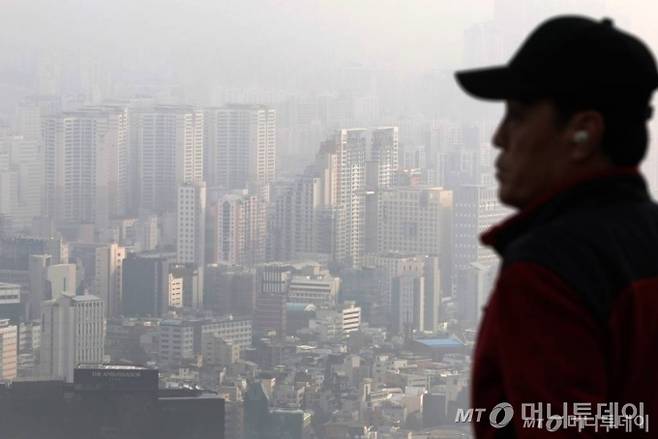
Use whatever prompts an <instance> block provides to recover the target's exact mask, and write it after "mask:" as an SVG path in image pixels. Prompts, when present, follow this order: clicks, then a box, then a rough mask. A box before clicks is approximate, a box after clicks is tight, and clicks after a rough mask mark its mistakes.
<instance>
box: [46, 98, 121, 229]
mask: <svg viewBox="0 0 658 439" xmlns="http://www.w3.org/2000/svg"><path fill="white" fill-rule="evenodd" d="M43 124H44V125H43V133H44V137H43V142H44V155H45V186H46V193H45V202H46V203H45V213H47V214H48V215H49V216H51V217H54V218H55V220H56V221H58V222H61V223H92V224H96V225H98V226H101V227H104V226H106V225H107V222H108V219H109V218H110V217H112V216H117V215H122V214H125V212H126V211H127V208H128V204H127V203H128V195H129V190H130V188H129V181H128V113H127V110H126V109H125V108H121V107H91V108H85V109H82V110H80V111H76V112H69V113H60V114H57V115H54V116H49V117H47V118H45V119H44V122H43Z"/></svg>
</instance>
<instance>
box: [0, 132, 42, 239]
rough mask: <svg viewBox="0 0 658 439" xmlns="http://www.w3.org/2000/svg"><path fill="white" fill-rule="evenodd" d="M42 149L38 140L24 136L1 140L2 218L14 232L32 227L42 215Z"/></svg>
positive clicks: (0, 203)
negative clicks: (6, 219)
mask: <svg viewBox="0 0 658 439" xmlns="http://www.w3.org/2000/svg"><path fill="white" fill-rule="evenodd" d="M43 159H44V157H43V150H42V148H41V143H40V141H38V140H34V139H26V138H24V137H23V136H10V137H5V138H0V216H5V218H9V220H10V223H11V224H10V225H11V226H12V228H13V230H14V231H15V230H20V229H25V228H26V227H29V226H31V223H32V218H34V217H37V216H41V209H42V193H43V181H44V180H43V169H44V161H43Z"/></svg>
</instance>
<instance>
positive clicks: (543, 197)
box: [456, 16, 658, 438]
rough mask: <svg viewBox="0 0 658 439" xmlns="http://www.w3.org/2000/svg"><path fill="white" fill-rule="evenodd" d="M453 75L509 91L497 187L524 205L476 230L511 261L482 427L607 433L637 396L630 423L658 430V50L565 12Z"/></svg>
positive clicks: (485, 363) (505, 267)
mask: <svg viewBox="0 0 658 439" xmlns="http://www.w3.org/2000/svg"><path fill="white" fill-rule="evenodd" d="M456 76H457V80H458V82H459V84H460V85H461V86H462V87H463V88H464V89H465V90H466V91H467V92H468V93H470V94H471V95H473V96H475V97H478V98H482V99H490V100H504V101H505V104H506V112H505V115H504V118H503V120H502V121H501V123H500V125H499V127H498V129H497V131H496V133H495V135H494V137H493V144H494V147H495V148H497V149H499V150H500V154H499V155H498V158H497V160H496V171H497V172H496V177H497V180H498V182H499V192H498V194H499V197H500V199H501V201H502V202H503V203H504V204H506V205H509V206H512V207H515V208H518V209H519V212H518V213H517V214H515V215H513V216H512V217H511V218H509V219H507V220H506V221H505V222H503V223H502V224H499V225H497V226H495V227H493V228H492V229H490V230H489V231H487V232H485V233H484V234H483V235H482V237H481V240H482V242H483V244H485V245H488V246H491V247H493V248H494V249H495V250H496V252H497V253H498V254H499V255H500V256H501V258H502V265H501V269H500V272H499V274H498V279H497V281H496V285H495V288H494V291H493V293H492V295H491V298H490V299H489V302H488V304H487V307H486V309H485V312H484V316H483V319H482V322H481V324H480V328H479V332H478V340H477V345H476V348H475V352H474V361H473V374H472V406H473V408H484V409H486V412H485V413H486V414H487V416H484V417H482V418H481V420H480V422H476V423H475V427H474V429H475V432H476V436H477V437H478V438H489V437H528V438H542V437H545V436H546V437H551V438H555V437H598V435H602V434H603V435H604V436H605V437H608V436H609V435H611V434H613V433H614V432H616V433H615V434H618V433H619V432H620V431H621V432H622V433H623V432H625V430H626V429H627V428H628V425H627V424H628V420H627V419H626V418H623V417H622V418H619V417H614V415H615V414H621V413H626V414H629V415H632V413H633V412H632V408H633V407H634V408H636V409H638V410H640V409H641V410H643V413H642V414H643V415H645V417H644V418H642V419H641V420H642V421H646V420H647V419H648V420H649V423H648V424H647V423H646V422H644V424H643V425H641V426H640V425H639V424H640V421H639V420H638V419H639V418H637V417H636V418H635V419H633V421H634V422H635V424H633V429H632V431H633V432H634V433H633V435H634V436H640V435H642V434H649V435H651V434H653V435H655V436H656V437H658V433H654V430H655V431H657V432H658V205H656V204H654V202H653V201H652V199H651V198H650V196H649V194H648V192H647V187H646V183H645V180H644V178H643V177H642V175H641V174H640V173H639V171H638V165H639V163H640V162H641V160H642V159H643V158H644V156H645V153H646V149H647V143H648V135H647V127H646V124H647V120H648V119H649V118H650V117H651V107H650V105H649V104H650V99H651V95H652V93H653V91H654V89H655V88H656V87H658V71H657V69H656V63H655V60H654V58H653V56H652V54H651V53H650V51H649V50H648V49H647V47H646V46H645V45H644V44H643V43H642V42H640V41H639V40H638V39H637V38H635V37H633V36H631V35H629V34H627V33H625V32H622V31H620V30H618V29H616V28H615V27H614V25H613V23H612V22H611V21H610V20H609V19H604V20H602V21H594V20H591V19H588V18H585V17H576V16H563V17H557V18H553V19H551V20H548V21H546V22H544V23H543V24H541V25H540V26H539V27H538V28H537V29H536V30H535V31H534V32H533V33H532V34H531V35H530V36H529V37H528V39H527V40H526V41H525V42H524V44H523V45H522V46H521V48H520V49H519V51H518V52H517V53H516V55H515V56H514V57H513V58H512V60H511V61H510V62H509V64H508V65H506V66H500V67H493V68H485V69H477V70H469V71H463V72H458V73H457V75H456ZM502 402H509V403H510V404H511V407H512V408H513V410H514V415H513V417H512V420H511V422H510V423H508V424H507V425H504V426H503V425H502V424H505V422H506V420H502V422H499V421H501V418H503V415H502V413H507V412H505V411H504V410H493V412H494V415H493V416H492V417H491V419H490V418H489V415H490V414H491V412H492V409H493V408H494V407H495V406H496V405H497V404H499V403H502ZM615 403H617V405H615ZM524 404H526V405H525V406H524ZM565 404H566V406H565ZM579 404H580V405H579ZM626 404H628V405H626ZM549 405H550V412H551V413H550V414H553V415H558V417H556V418H550V417H549V413H548V412H547V410H548V409H549ZM625 405H626V406H625ZM623 407H626V408H625V410H624V411H622V409H623ZM587 408H588V409H587ZM496 412H498V416H496V414H495V413H496ZM573 414H576V415H582V417H581V418H580V419H578V422H575V421H574V420H573V418H572V419H571V422H569V419H567V418H566V416H568V415H573ZM606 415H612V416H613V418H608V417H606ZM562 416H564V417H562ZM647 417H648V418H647ZM524 418H526V419H528V418H534V420H535V421H536V422H535V423H534V427H533V426H531V422H526V423H525V426H524ZM651 422H653V424H652V423H651ZM492 424H495V425H492ZM654 426H655V427H654ZM549 430H557V431H555V432H549ZM596 430H598V432H597V431H596ZM647 430H648V431H649V433H647ZM606 431H609V432H608V433H605V432H606ZM602 432H604V433H602Z"/></svg>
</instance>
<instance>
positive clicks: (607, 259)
mask: <svg viewBox="0 0 658 439" xmlns="http://www.w3.org/2000/svg"><path fill="white" fill-rule="evenodd" d="M514 262H533V263H536V264H539V265H541V266H543V267H544V268H546V269H548V270H549V271H551V272H552V273H554V274H555V275H556V276H558V277H560V278H561V280H562V281H564V282H565V283H566V284H567V285H569V286H570V287H571V288H573V289H574V290H576V291H577V292H578V293H579V294H580V295H582V296H583V298H584V300H585V302H586V303H587V304H588V305H589V307H590V308H591V309H592V311H593V312H594V314H595V315H596V317H598V318H600V319H605V318H606V317H607V315H608V309H609V307H610V305H611V303H612V301H614V298H615V296H616V294H617V293H618V292H619V291H620V290H622V289H623V288H624V287H626V286H628V285H629V284H631V283H632V282H634V281H636V280H639V279H643V278H647V277H654V276H658V205H657V204H655V203H653V202H647V203H635V204H628V205H625V206H613V207H608V208H600V209H591V210H583V211H574V212H572V213H569V214H567V215H564V216H563V217H561V218H560V219H558V220H555V221H552V222H550V223H547V224H544V225H542V226H540V227H537V228H535V229H533V231H532V232H531V233H527V234H525V235H522V236H520V237H519V238H518V239H517V240H515V241H514V242H513V243H511V244H510V245H509V246H508V248H507V249H506V252H505V254H504V255H503V265H504V266H505V265H509V264H511V263H514Z"/></svg>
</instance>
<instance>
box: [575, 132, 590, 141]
mask: <svg viewBox="0 0 658 439" xmlns="http://www.w3.org/2000/svg"><path fill="white" fill-rule="evenodd" d="M587 139H589V133H588V132H587V131H585V130H581V131H576V133H575V134H574V135H573V141H574V142H576V143H584V142H587Z"/></svg>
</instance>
